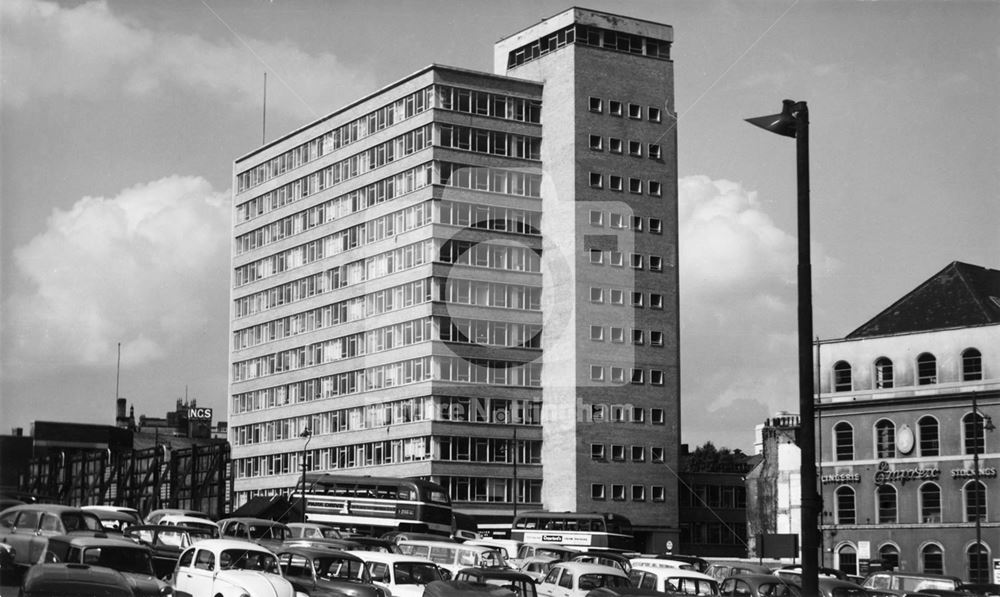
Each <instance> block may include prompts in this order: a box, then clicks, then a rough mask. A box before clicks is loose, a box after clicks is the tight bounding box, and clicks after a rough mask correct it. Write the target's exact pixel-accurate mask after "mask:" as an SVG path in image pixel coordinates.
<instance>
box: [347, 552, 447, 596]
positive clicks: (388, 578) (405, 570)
mask: <svg viewBox="0 0 1000 597" xmlns="http://www.w3.org/2000/svg"><path fill="white" fill-rule="evenodd" d="M347 553H349V554H353V555H355V556H357V557H359V558H361V559H362V560H364V561H365V566H367V567H368V574H370V575H371V577H372V583H373V584H375V585H377V586H379V587H382V588H383V589H386V590H388V591H389V594H390V595H392V597H423V594H424V586H425V585H427V583H430V582H433V581H435V580H445V577H444V575H443V574H442V573H441V568H440V567H439V566H438V565H436V564H435V563H434V562H431V561H430V560H427V559H425V558H418V557H415V556H408V555H403V554H398V553H385V552H380V551H348V552H347Z"/></svg>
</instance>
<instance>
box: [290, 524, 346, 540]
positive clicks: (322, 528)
mask: <svg viewBox="0 0 1000 597" xmlns="http://www.w3.org/2000/svg"><path fill="white" fill-rule="evenodd" d="M286 526H287V527H288V529H289V530H290V531H291V532H292V537H293V538H295V539H317V538H318V539H343V538H344V536H343V535H341V534H340V531H339V530H338V529H337V528H335V527H332V526H330V525H326V524H321V523H318V522H289V523H288V524H287V525H286Z"/></svg>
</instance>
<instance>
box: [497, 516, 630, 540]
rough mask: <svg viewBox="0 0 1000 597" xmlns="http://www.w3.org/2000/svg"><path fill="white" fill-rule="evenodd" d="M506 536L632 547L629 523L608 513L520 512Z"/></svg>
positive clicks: (516, 538) (623, 518) (521, 538)
mask: <svg viewBox="0 0 1000 597" xmlns="http://www.w3.org/2000/svg"><path fill="white" fill-rule="evenodd" d="M510 538H511V539H514V540H515V541H522V542H524V543H558V544H560V545H572V546H580V547H602V548H609V549H634V547H635V546H634V538H633V536H632V523H631V522H629V519H627V518H625V517H624V516H622V515H620V514H612V513H610V512H542V511H533V512H524V513H521V514H518V515H517V517H516V518H515V519H514V522H513V525H512V528H511V534H510Z"/></svg>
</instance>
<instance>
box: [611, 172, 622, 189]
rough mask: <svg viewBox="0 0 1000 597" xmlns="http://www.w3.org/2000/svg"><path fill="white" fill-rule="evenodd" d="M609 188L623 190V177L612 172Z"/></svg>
mask: <svg viewBox="0 0 1000 597" xmlns="http://www.w3.org/2000/svg"><path fill="white" fill-rule="evenodd" d="M608 188H609V189H611V190H612V191H620V190H622V177H621V176H615V175H614V174H612V175H611V176H609V177H608Z"/></svg>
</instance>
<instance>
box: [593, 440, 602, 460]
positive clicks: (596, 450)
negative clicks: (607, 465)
mask: <svg viewBox="0 0 1000 597" xmlns="http://www.w3.org/2000/svg"><path fill="white" fill-rule="evenodd" d="M590 459H591V460H604V444H590Z"/></svg>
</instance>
